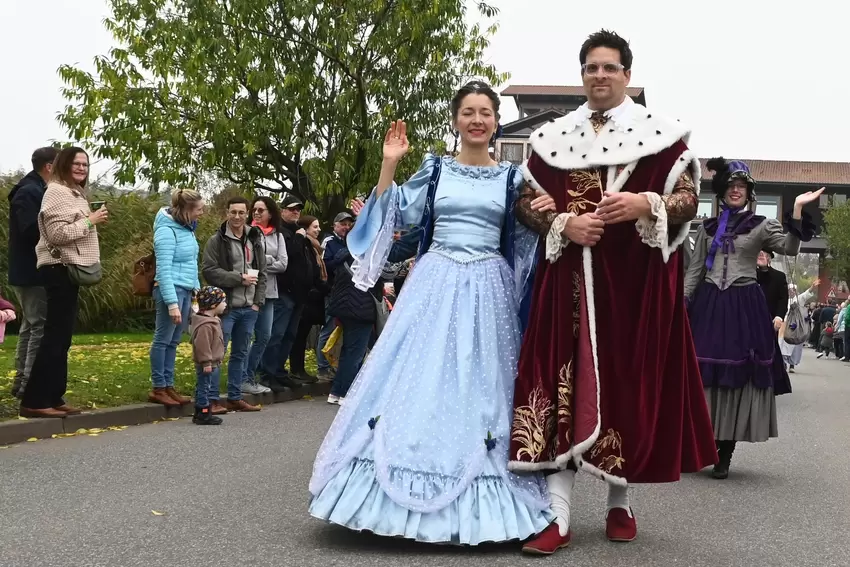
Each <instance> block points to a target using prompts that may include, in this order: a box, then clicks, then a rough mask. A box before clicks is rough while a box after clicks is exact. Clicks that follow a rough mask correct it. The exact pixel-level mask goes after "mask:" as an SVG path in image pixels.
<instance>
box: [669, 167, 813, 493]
mask: <svg viewBox="0 0 850 567" xmlns="http://www.w3.org/2000/svg"><path fill="white" fill-rule="evenodd" d="M706 166H707V167H708V169H709V170H711V171H714V178H713V179H712V181H711V185H712V189H713V190H714V193H715V194H716V195H717V200H718V202H719V204H720V215H719V216H717V217H713V218H710V219H706V220H705V221H704V222H703V223H702V226H700V228H699V230H698V232H697V236H696V243H695V245H694V252H693V255H692V257H691V260H690V264H689V266H688V269H687V272H686V274H685V297H686V299H687V301H688V314H689V316H690V320H691V330H692V333H693V339H694V346H695V347H696V352H697V358H698V359H699V363H700V372H701V373H702V381H703V387H704V388H705V397H706V401H707V402H708V409H709V412H710V413H711V419H712V423H713V425H714V438H715V439H716V440H717V452H718V461H719V462H718V463H717V464H716V465H715V467H714V471H713V476H714V478H718V479H723V478H726V477H727V476H728V475H729V465H730V463H731V461H732V453H733V451H734V450H735V444H736V443H737V442H738V441H746V442H751V443H752V442H760V441H767V440H768V439H769V438H771V437H778V435H779V431H778V427H777V420H776V400H775V396H778V395H781V394H787V393H789V392H791V382H790V380H789V379H788V373H787V372H786V371H785V366H784V364H783V362H782V353H781V352H780V350H779V346H778V342H777V338H776V332H775V331H774V327H773V321H772V318H771V316H770V313H769V311H768V306H767V300H766V299H765V297H764V293H763V292H762V289H761V287H760V286H759V284H758V280H757V272H756V270H757V260H758V255H759V252H761V251H762V250H764V251H766V252H774V253H776V254H784V255H787V256H795V255H797V253H798V252H799V250H800V241H801V240H802V241H808V240H810V239H811V238H812V237H813V236H814V232H815V231H814V225H813V224H812V222H811V220H810V217H809V216H808V215H805V216H804V213H803V206H805V205H807V204H808V203H811V202H812V201H815V200H817V198H818V197H819V196H820V194H821V193H823V191H824V190H823V189H820V190H818V191H814V192H808V193H804V194H802V195H800V196H798V197H797V199H796V200H795V201H794V210H793V213H792V214H790V215H787V216H786V218H785V219H784V221H785V222H784V224H785V227H784V229H783V223H780V222H779V221H778V220H776V219H768V218H765V217H763V216H759V215H756V214H754V213H753V212H752V211H751V210H749V209H750V207H749V205H750V204H751V203H754V202H755V201H756V196H755V181H754V180H753V178H752V176H751V175H750V169H749V168H748V167H747V165H746V164H745V163H744V162H741V161H732V162H727V161H726V160H724V159H723V158H714V159H711V160H709V161H708V163H707V164H706Z"/></svg>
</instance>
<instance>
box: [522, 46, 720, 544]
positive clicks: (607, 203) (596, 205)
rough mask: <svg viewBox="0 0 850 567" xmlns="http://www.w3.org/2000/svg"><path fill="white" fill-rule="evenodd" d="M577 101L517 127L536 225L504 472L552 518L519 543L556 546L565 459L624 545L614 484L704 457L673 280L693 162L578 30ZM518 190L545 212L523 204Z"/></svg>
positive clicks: (628, 532)
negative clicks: (595, 488) (536, 252)
mask: <svg viewBox="0 0 850 567" xmlns="http://www.w3.org/2000/svg"><path fill="white" fill-rule="evenodd" d="M580 60H581V63H582V78H583V82H584V87H585V91H586V93H587V98H588V102H587V104H585V105H583V106H582V107H580V108H579V109H578V110H576V111H574V112H571V113H570V114H568V115H567V116H564V117H563V118H559V119H557V120H555V121H553V122H550V123H548V124H546V125H544V126H543V127H541V128H540V129H539V130H537V131H535V132H534V133H533V134H532V136H531V143H532V149H533V150H534V153H533V154H532V156H531V158H530V159H529V160H528V162H527V164H526V165H525V166H524V174H525V178H526V181H527V183H528V185H529V188H528V191H527V196H526V198H524V199H521V200H520V202H519V204H518V215H519V216H520V217H521V218H523V220H525V221H526V223H527V224H530V225H532V226H534V227H535V228H536V229H537V230H538V231H539V232H540V233H541V234H543V235H544V236H545V250H544V251H543V254H544V256H545V258H541V260H540V262H539V264H538V268H537V275H536V279H535V283H534V296H533V299H532V305H531V315H530V318H529V322H528V328H527V330H526V334H525V338H524V341H523V346H522V353H521V355H520V361H519V376H518V378H517V382H516V393H515V397H514V421H513V427H512V431H511V446H510V459H511V462H510V464H509V468H510V469H511V470H513V471H514V472H522V471H545V472H547V473H549V474H548V476H547V483H548V485H549V492H550V495H551V497H552V509H553V511H554V512H555V513H556V515H557V520H556V521H555V522H554V523H553V524H552V525H551V526H550V527H549V528H548V529H547V530H545V531H544V532H543V533H542V534H540V535H539V536H538V537H537V538H536V539H534V540H532V541H530V542H528V543H527V544H526V545H525V547H524V548H523V549H524V550H525V551H527V552H529V553H537V554H541V553H542V554H548V553H553V552H555V551H556V550H557V549H559V548H562V547H566V546H567V545H569V542H570V537H571V533H570V527H569V514H570V498H571V493H572V487H573V483H574V480H575V473H576V471H577V470H584V471H587V472H590V473H592V474H594V475H595V476H597V477H599V478H600V479H602V480H604V481H606V482H607V483H608V487H609V495H608V512H607V515H606V532H607V535H608V538H609V539H610V540H612V541H631V540H632V539H634V538H635V537H636V535H637V524H636V521H635V518H634V514H633V512H632V509H631V507H630V505H629V500H628V492H627V483H629V482H633V483H658V482H673V481H677V480H679V476H680V474H681V473H682V472H696V471H698V470H700V469H702V468H703V467H705V466H708V465H711V464H714V462H715V461H716V459H717V452H716V447H715V444H714V435H713V432H712V428H711V421H710V419H709V415H708V411H707V409H706V403H705V396H704V394H703V389H702V383H701V381H700V373H699V365H698V363H697V359H696V355H695V352H694V347H693V343H692V339H691V334H690V327H689V324H688V319H687V315H686V311H685V304H684V292H683V269H682V262H683V253H684V252H683V251H680V250H679V248H680V246H681V244H682V243H683V242H684V240H685V238H687V235H688V228H689V225H690V220H691V219H692V218H694V216H695V215H696V209H697V193H698V190H699V189H698V187H699V186H698V183H699V177H700V171H701V169H700V164H699V161H698V160H697V158H696V157H695V156H694V155H693V154H692V153H691V152H690V151H689V150H688V148H687V146H686V145H685V141H686V140H687V137H688V134H689V131H688V130H687V129H686V128H685V127H684V126H683V125H682V124H680V123H679V122H678V121H676V120H669V119H667V118H665V117H662V116H659V115H656V114H655V113H653V112H650V111H648V110H647V109H646V108H645V107H643V106H641V105H639V104H637V103H635V102H633V101H632V100H631V99H630V98H628V97H627V96H626V86H627V85H628V83H629V79H630V76H631V64H632V53H631V50H630V48H629V45H628V42H626V41H625V40H623V39H622V38H621V37H619V36H618V35H616V34H614V33H611V32H607V31H604V30H603V31H600V32H598V33H595V34H593V35H591V36H590V37H589V38H588V40H587V41H586V42H585V43H584V45H583V46H582V49H581V53H580ZM532 189H543V190H545V191H546V192H548V193H549V194H550V195H551V196H552V197H553V199H554V200H555V203H556V205H557V211H558V213H550V214H549V215H548V216H543V215H541V214H539V213H534V212H533V211H532V210H531V208H530V200H531V198H533V195H532V192H531V190H532Z"/></svg>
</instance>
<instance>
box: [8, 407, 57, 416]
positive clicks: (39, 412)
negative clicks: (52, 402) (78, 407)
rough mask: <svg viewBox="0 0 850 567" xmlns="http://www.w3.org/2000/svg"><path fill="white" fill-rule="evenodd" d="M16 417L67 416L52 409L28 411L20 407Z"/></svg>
mask: <svg viewBox="0 0 850 567" xmlns="http://www.w3.org/2000/svg"><path fill="white" fill-rule="evenodd" d="M18 415H20V416H21V417H65V416H66V415H68V414H67V413H65V412H64V411H60V410H58V409H54V408H40V409H30V408H25V407H23V406H21V408H20V410H18Z"/></svg>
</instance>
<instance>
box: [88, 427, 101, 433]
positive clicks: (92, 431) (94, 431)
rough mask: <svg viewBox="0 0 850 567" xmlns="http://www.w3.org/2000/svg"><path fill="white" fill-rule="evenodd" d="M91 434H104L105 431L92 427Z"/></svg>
mask: <svg viewBox="0 0 850 567" xmlns="http://www.w3.org/2000/svg"><path fill="white" fill-rule="evenodd" d="M89 433H103V429H101V428H100V427H92V428H91V429H89Z"/></svg>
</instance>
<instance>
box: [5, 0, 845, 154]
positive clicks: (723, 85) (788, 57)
mask: <svg viewBox="0 0 850 567" xmlns="http://www.w3.org/2000/svg"><path fill="white" fill-rule="evenodd" d="M488 1H489V2H490V3H491V4H495V5H496V6H498V7H499V8H500V9H501V13H500V15H499V20H500V23H501V29H500V30H499V33H498V34H497V35H496V36H495V37H494V38H493V39H492V46H491V48H490V49H489V51H488V53H487V59H488V61H489V62H491V63H493V64H495V65H496V66H497V68H498V69H499V70H502V71H508V72H510V73H511V75H512V76H511V79H510V80H509V81H508V83H507V84H560V85H577V84H580V77H579V63H578V50H579V47H580V46H581V43H582V41H583V40H584V38H585V37H586V36H587V35H588V34H589V33H591V32H593V31H595V30H597V29H599V28H601V27H606V28H609V29H613V30H616V31H617V32H618V33H620V34H621V35H623V36H624V37H626V38H627V39H629V40H630V41H631V45H632V50H633V52H634V56H635V57H634V70H633V75H632V86H640V87H644V88H645V89H646V99H647V105H648V106H649V107H650V108H651V109H654V110H657V111H661V112H664V113H667V114H670V115H672V116H674V117H676V118H680V119H681V120H682V121H683V122H686V123H687V124H689V125H690V126H691V127H692V129H693V135H692V137H691V141H690V145H691V147H693V148H694V149H695V150H696V151H697V153H698V154H699V155H701V156H704V157H711V156H714V155H723V156H726V157H741V158H761V159H785V160H814V161H846V160H847V159H848V158H847V144H846V142H845V140H844V133H845V132H850V113H848V112H847V111H846V108H847V104H846V99H847V96H848V93H850V78H848V73H847V70H846V63H845V61H846V43H845V41H844V38H845V36H846V30H845V29H844V28H845V25H846V22H844V21H843V20H842V19H841V18H839V17H829V15H830V14H835V15H836V16H837V15H838V14H837V13H835V12H834V11H835V6H836V5H837V4H836V3H835V2H834V1H831V0H809V1H807V2H804V3H795V4H794V8H793V12H788V11H784V10H782V9H781V8H780V7H779V6H781V4H778V3H775V2H768V1H767V0H746V1H744V0H736V1H732V0H713V1H712V2H710V3H709V2H699V3H697V2H682V1H681V0H643V1H642V2H635V1H634V0H608V1H607V2H604V3H603V2H595V3H593V2H568V1H566V0H533V1H529V0H488ZM2 5H3V16H2V19H0V53H2V57H0V77H3V88H2V89H0V133H2V135H0V171H8V170H10V169H16V168H18V167H28V165H29V157H30V155H31V153H32V151H33V149H35V148H36V147H39V146H41V145H45V144H46V143H48V142H49V141H50V140H52V139H60V140H65V139H66V134H65V132H64V131H63V129H62V127H61V126H60V125H59V124H58V122H57V121H56V115H57V113H58V112H59V111H60V110H61V109H62V107H63V106H64V100H63V98H62V96H61V94H60V92H59V89H60V87H61V86H62V82H61V80H60V79H59V77H58V75H57V72H56V69H57V68H58V67H59V65H61V64H63V63H71V64H82V65H83V66H85V67H86V68H91V66H92V63H91V62H92V59H93V58H94V57H95V56H96V55H98V54H102V53H106V52H107V51H108V49H109V48H110V47H111V46H112V38H111V36H110V35H109V34H108V33H107V32H106V31H105V30H104V28H103V24H102V20H103V18H104V17H106V16H107V15H108V13H109V12H108V3H107V1H106V0H82V1H80V0H73V1H72V0H2ZM700 5H702V6H710V8H703V9H695V8H694V6H700ZM505 86H506V85H505ZM504 106H505V112H503V114H504V115H505V120H506V121H508V120H510V119H513V118H515V116H516V111H515V107H514V106H513V103H512V102H511V100H510V99H508V100H505V101H504ZM97 169H99V168H95V170H97Z"/></svg>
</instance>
